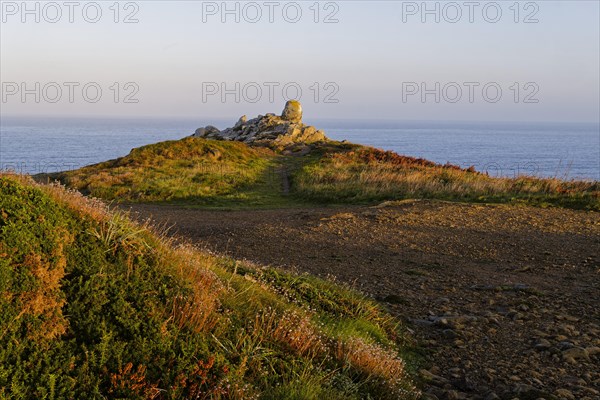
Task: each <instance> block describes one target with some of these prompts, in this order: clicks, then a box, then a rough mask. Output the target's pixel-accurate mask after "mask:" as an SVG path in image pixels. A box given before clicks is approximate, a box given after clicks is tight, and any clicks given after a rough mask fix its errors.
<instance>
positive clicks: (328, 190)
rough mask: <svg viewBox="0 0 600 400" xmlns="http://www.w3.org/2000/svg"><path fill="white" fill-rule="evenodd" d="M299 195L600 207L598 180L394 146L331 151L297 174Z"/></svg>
mask: <svg viewBox="0 0 600 400" xmlns="http://www.w3.org/2000/svg"><path fill="white" fill-rule="evenodd" d="M293 183H294V185H293V187H294V190H295V191H296V193H297V194H298V195H300V196H303V197H306V198H308V199H312V200H316V201H323V202H344V203H346V202H372V201H382V200H397V199H407V198H428V199H444V200H459V201H476V202H489V203H516V204H529V205H535V206H550V205H551V206H561V207H568V208H577V209H590V210H600V183H599V182H583V181H570V182H569V181H563V180H560V179H542V178H536V177H530V176H521V177H517V178H492V177H490V176H488V175H486V174H483V173H478V172H476V171H475V170H473V169H461V168H459V167H457V166H454V165H439V164H435V163H432V162H430V161H427V160H423V159H416V158H412V157H405V156H400V155H398V154H396V153H394V152H391V151H383V150H378V149H374V148H368V147H362V146H361V147H355V148H350V149H347V150H344V151H327V152H326V153H325V154H324V156H323V157H320V158H319V159H317V160H315V161H314V162H311V163H307V164H305V165H304V166H302V168H301V169H300V170H299V171H298V172H297V173H296V174H295V176H294V181H293Z"/></svg>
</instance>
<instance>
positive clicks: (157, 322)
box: [0, 150, 416, 400]
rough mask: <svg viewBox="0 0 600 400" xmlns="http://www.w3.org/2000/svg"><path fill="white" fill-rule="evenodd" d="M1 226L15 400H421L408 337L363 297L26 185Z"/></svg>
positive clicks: (6, 360)
mask: <svg viewBox="0 0 600 400" xmlns="http://www.w3.org/2000/svg"><path fill="white" fill-rule="evenodd" d="M244 151H245V150H244ZM248 151H249V152H250V150H248ZM141 153H143V152H141ZM249 157H251V156H249ZM169 160H171V159H170V158H169ZM169 162H170V161H169ZM0 217H1V218H0V327H1V328H0V398H15V399H18V398H23V399H29V398H36V399H59V398H86V399H94V398H130V399H135V398H139V399H142V398H157V399H179V398H197V399H252V398H257V399H258V398H260V399H344V400H346V399H364V398H372V399H377V398H380V399H393V398H402V399H409V398H413V397H416V393H415V390H414V389H413V387H412V386H411V383H410V381H409V379H408V378H407V374H406V366H405V364H404V362H403V361H402V359H401V358H400V356H399V354H401V353H400V352H401V351H402V347H401V346H403V345H404V344H405V340H404V339H403V337H402V334H401V331H400V330H399V327H398V325H397V324H396V323H395V322H394V320H393V319H391V318H390V317H389V316H388V315H387V314H385V313H384V312H383V311H382V310H381V308H380V307H379V306H378V305H377V304H375V303H374V302H372V301H370V300H367V299H365V298H364V297H362V296H361V295H359V294H357V293H356V292H354V291H352V290H350V289H347V288H343V287H340V286H337V285H335V284H333V283H330V282H325V281H321V280H319V279H317V278H313V277H309V276H304V275H292V274H289V273H284V272H281V271H279V270H275V269H270V268H260V267H258V266H254V265H250V264H248V263H241V262H237V261H234V260H231V259H226V258H222V257H217V256H214V255H210V254H206V253H204V252H201V251H198V250H196V249H194V248H192V247H190V246H187V245H179V246H176V245H175V244H174V243H172V242H170V241H169V240H167V239H165V238H164V237H162V236H161V235H159V234H157V233H156V232H155V230H154V229H153V228H151V227H150V226H145V225H139V224H136V223H134V222H132V221H131V220H130V219H129V218H128V217H127V216H126V215H123V214H120V213H115V212H113V211H110V210H108V209H107V208H106V206H105V205H104V204H103V203H100V202H96V201H93V200H90V199H87V198H84V197H83V196H82V195H81V194H79V193H77V192H74V191H67V190H65V189H63V188H62V187H60V186H58V185H40V184H35V183H33V181H31V180H30V179H29V178H25V177H21V176H16V175H6V174H5V175H0Z"/></svg>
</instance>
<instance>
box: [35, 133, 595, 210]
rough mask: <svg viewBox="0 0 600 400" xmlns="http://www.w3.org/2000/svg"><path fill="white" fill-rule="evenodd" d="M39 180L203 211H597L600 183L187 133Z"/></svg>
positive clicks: (345, 148) (332, 145)
mask: <svg viewBox="0 0 600 400" xmlns="http://www.w3.org/2000/svg"><path fill="white" fill-rule="evenodd" d="M307 149H310V152H306V151H305V150H307ZM294 150H298V151H297V152H295V151H294ZM39 178H40V179H42V180H44V179H46V180H51V179H58V180H60V181H61V182H63V183H64V184H66V185H67V186H69V187H71V188H74V189H77V190H79V191H81V192H82V193H84V194H89V195H91V196H94V197H99V198H102V199H106V200H114V201H117V202H171V203H173V202H175V203H179V204H184V205H188V206H202V207H283V206H302V205H312V204H351V203H361V204H368V203H374V202H381V201H385V200H402V199H407V198H429V199H443V200H452V201H473V202H490V203H511V204H528V205H536V206H559V207H568V208H575V209H587V210H600V183H598V182H581V181H569V182H567V181H563V180H559V179H540V178H535V177H527V176H523V177H518V178H514V179H508V178H493V177H490V176H488V175H486V174H483V173H479V172H476V171H474V170H472V169H461V168H459V167H456V166H453V165H440V164H435V163H433V162H430V161H427V160H423V159H416V158H412V157H406V156H401V155H398V154H396V153H394V152H391V151H382V150H378V149H374V148H371V147H366V146H360V145H356V144H350V143H340V142H333V141H330V142H326V143H321V144H313V145H311V146H309V147H306V146H297V148H295V149H294V148H292V149H288V151H285V152H281V151H274V150H271V149H267V148H264V147H257V146H255V147H252V146H248V145H246V144H244V143H240V142H228V141H217V140H206V139H201V138H193V137H190V138H185V139H182V140H178V141H169V142H162V143H157V144H153V145H149V146H144V147H140V148H138V149H134V150H132V151H131V153H130V154H129V155H127V156H125V157H122V158H119V159H117V160H112V161H108V162H104V163H100V164H96V165H92V166H88V167H84V168H81V169H79V170H75V171H68V172H64V173H58V174H51V175H49V176H41V177H39Z"/></svg>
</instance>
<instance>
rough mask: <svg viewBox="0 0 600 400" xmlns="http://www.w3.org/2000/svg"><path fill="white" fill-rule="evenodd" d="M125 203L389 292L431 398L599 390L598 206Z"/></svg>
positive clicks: (231, 248) (243, 251)
mask: <svg viewBox="0 0 600 400" xmlns="http://www.w3.org/2000/svg"><path fill="white" fill-rule="evenodd" d="M128 207H129V206H128ZM131 207H132V209H133V211H135V212H137V213H139V215H140V217H142V218H146V217H152V218H153V219H154V220H156V221H157V222H160V223H167V224H169V225H173V228H172V230H171V233H173V234H175V235H179V236H183V237H185V238H187V239H189V240H192V241H194V242H196V243H198V244H200V245H202V246H205V247H207V248H209V249H211V250H213V251H217V252H220V253H226V254H228V255H230V256H233V257H235V258H238V259H249V260H252V261H254V262H258V263H262V264H270V265H274V266H280V267H284V268H288V269H295V270H298V271H303V272H308V273H311V274H314V275H319V276H322V277H335V279H337V280H339V281H344V282H348V283H350V284H352V285H354V286H355V287H357V288H358V289H360V290H361V291H363V292H365V293H367V294H368V295H370V296H373V297H374V298H376V299H377V300H379V301H381V302H382V303H383V304H385V305H386V307H387V308H388V309H389V310H390V312H392V313H393V314H395V315H396V316H398V317H399V318H400V319H401V320H402V321H404V323H405V324H406V326H407V327H408V328H409V329H410V330H411V331H412V332H413V333H414V336H415V337H416V338H417V339H418V342H419V344H420V346H421V347H422V348H423V350H424V353H425V354H426V356H425V357H426V366H425V368H424V369H422V370H421V371H420V373H419V374H420V377H419V379H421V381H422V385H423V389H424V392H425V398H429V399H486V400H493V399H497V398H501V399H515V398H516V399H538V398H542V399H553V398H557V399H600V214H598V213H593V212H583V211H572V210H563V209H541V208H531V207H514V206H503V205H475V204H459V203H448V202H439V201H405V202H401V203H390V204H383V205H381V206H377V207H343V208H306V209H280V210H250V211H205V210H194V209H185V208H178V207H174V206H151V205H135V206H131Z"/></svg>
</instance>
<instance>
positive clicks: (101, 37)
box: [0, 1, 600, 122]
mask: <svg viewBox="0 0 600 400" xmlns="http://www.w3.org/2000/svg"><path fill="white" fill-rule="evenodd" d="M74 4H75V5H74V6H72V8H70V7H69V6H65V5H64V3H63V2H62V1H59V2H56V3H52V4H50V5H48V4H47V3H44V2H28V3H27V7H28V9H29V10H33V11H32V12H31V13H30V14H27V13H24V10H23V9H22V5H21V1H18V2H10V1H2V24H1V34H0V36H1V39H0V44H1V50H0V52H1V54H0V55H1V61H0V67H1V68H0V74H1V81H2V99H1V101H2V103H0V105H1V112H2V115H72V116H88V115H95V116H136V117H137V116H156V117H171V116H181V117H202V118H205V117H217V118H218V117H237V116H239V115H241V114H248V115H249V116H254V115H256V114H259V113H266V112H280V111H281V108H282V107H283V104H284V103H285V100H286V97H297V90H298V89H301V91H302V97H301V99H300V100H301V101H302V103H303V105H304V109H305V114H307V115H310V116H312V117H317V118H357V119H359V118H360V119H364V118H373V119H401V120H406V119H408V120H479V121H482V120H483V121H486V120H489V121H581V122H584V121H588V122H589V121H595V122H597V121H598V120H599V112H600V111H599V109H600V104H599V98H600V93H599V87H600V82H599V79H600V78H599V70H600V65H599V57H600V56H599V51H600V50H599V49H600V43H599V37H600V32H599V26H598V25H599V22H598V21H599V18H600V10H599V2H598V1H538V2H519V3H517V4H516V6H515V3H514V2H513V1H500V2H495V3H494V2H470V3H468V5H467V2H463V1H459V2H427V3H426V7H427V9H428V10H430V11H431V10H433V11H432V13H428V14H427V13H423V11H424V10H423V3H422V2H421V1H419V2H401V1H386V2H384V1H380V2H378V1H337V2H319V3H316V4H315V2H314V1H306V2H277V1H273V2H262V1H258V2H228V3H226V4H225V3H222V2H200V1H169V2H166V1H139V2H120V3H118V7H115V6H114V2H113V1H107V2H96V3H93V2H74ZM36 7H37V9H36ZM225 7H226V8H227V10H229V11H230V12H229V13H224V12H223V11H224V8H225ZM436 8H437V10H438V11H439V12H436ZM84 9H85V11H84ZM98 10H100V11H101V13H102V15H101V16H100V17H96V15H97V11H98ZM117 10H118V11H119V12H118V15H116V11H117ZM499 11H500V12H501V15H499V14H498V12H499ZM299 12H300V13H301V15H299V14H298V13H299ZM59 13H60V14H59ZM69 14H71V15H69ZM36 17H37V18H39V22H36V21H35V19H36ZM70 18H72V19H73V22H70V21H69V19H70ZM115 18H116V19H117V20H118V22H117V23H115V21H114V20H115ZM436 18H439V22H438V21H436ZM23 19H25V22H23ZM126 19H128V20H130V21H131V22H132V23H124V20H126ZM236 19H238V20H239V21H236ZM270 19H273V21H272V22H270V21H269V20H270ZM94 20H98V21H97V22H95V23H92V21H94ZM135 20H137V22H135ZM315 20H316V22H315ZM423 20H424V21H423ZM515 20H516V21H518V22H515ZM536 20H537V22H536ZM52 21H56V22H54V23H53V22H52ZM294 21H296V22H294ZM325 21H327V22H328V23H326V22H325ZM494 21H496V22H494ZM526 21H527V22H529V23H526ZM36 83H39V85H38V86H36ZM115 83H116V85H115ZM515 83H517V84H516V85H515ZM84 87H85V91H84ZM284 87H285V88H286V89H287V93H283V88H284ZM98 88H99V89H100V90H101V91H102V96H101V97H98V96H97V95H96V91H97V89H98ZM484 88H485V89H484ZM23 89H25V90H28V91H29V92H27V93H28V94H25V96H24V98H22V96H21V95H22V94H23V93H22V91H23ZM223 89H225V90H227V92H226V95H225V96H224V98H223V97H222V94H223V93H222V90H223ZM58 90H60V91H61V94H62V96H61V97H60V98H58ZM259 90H260V91H259ZM423 90H426V91H427V92H426V94H425V95H424V97H423V96H422V94H423ZM498 90H500V91H501V94H502V96H501V97H498V93H499V92H498ZM84 92H85V93H84ZM136 92H137V93H136ZM270 92H272V96H273V97H272V98H270V94H271V93H270ZM70 95H71V96H72V98H71V99H70V98H69V97H70ZM36 96H38V97H39V99H36ZM115 96H116V98H115ZM86 99H87V100H86ZM126 99H127V100H129V101H136V100H137V103H130V102H126V101H125V100H126ZM23 100H24V101H23ZM36 100H39V103H37V102H36ZM71 100H72V102H71ZM94 100H97V102H92V101H94ZM52 101H55V102H54V103H53V102H52ZM115 101H116V102H115Z"/></svg>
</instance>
